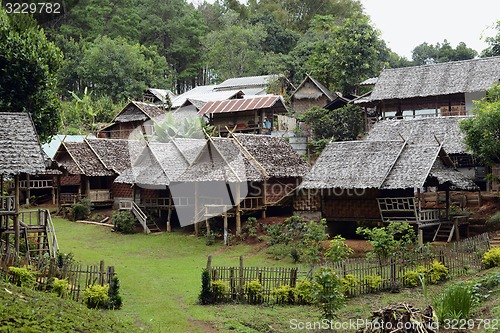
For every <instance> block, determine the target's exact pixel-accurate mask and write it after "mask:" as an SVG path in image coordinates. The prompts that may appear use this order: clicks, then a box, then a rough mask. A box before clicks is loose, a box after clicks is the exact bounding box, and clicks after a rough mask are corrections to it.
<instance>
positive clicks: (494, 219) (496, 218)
mask: <svg viewBox="0 0 500 333" xmlns="http://www.w3.org/2000/svg"><path fill="white" fill-rule="evenodd" d="M486 224H489V225H497V224H500V212H497V213H495V214H494V215H492V216H490V218H489V219H487V220H486Z"/></svg>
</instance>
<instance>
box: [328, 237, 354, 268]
mask: <svg viewBox="0 0 500 333" xmlns="http://www.w3.org/2000/svg"><path fill="white" fill-rule="evenodd" d="M353 252H354V250H353V249H351V248H350V247H349V246H348V245H347V244H346V243H345V238H343V237H342V236H340V235H336V236H335V237H333V239H332V240H331V241H330V246H329V247H328V250H327V251H326V253H325V258H328V259H329V260H330V261H331V262H339V261H342V260H344V259H347V257H349V255H350V254H351V253H353Z"/></svg>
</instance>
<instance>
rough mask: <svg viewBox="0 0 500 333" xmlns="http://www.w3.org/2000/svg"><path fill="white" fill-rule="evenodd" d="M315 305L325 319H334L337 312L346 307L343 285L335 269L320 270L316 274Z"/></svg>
mask: <svg viewBox="0 0 500 333" xmlns="http://www.w3.org/2000/svg"><path fill="white" fill-rule="evenodd" d="M314 282H315V284H314V288H313V295H314V303H315V304H316V305H317V306H318V307H319V308H320V309H321V310H322V318H323V319H328V320H331V319H334V318H335V312H337V311H338V310H339V309H340V308H341V307H343V306H344V305H345V297H344V294H343V293H342V283H341V281H340V278H339V277H338V276H337V274H336V273H335V271H334V270H333V269H329V268H324V267H322V268H320V269H319V270H318V271H317V272H316V273H315V274H314Z"/></svg>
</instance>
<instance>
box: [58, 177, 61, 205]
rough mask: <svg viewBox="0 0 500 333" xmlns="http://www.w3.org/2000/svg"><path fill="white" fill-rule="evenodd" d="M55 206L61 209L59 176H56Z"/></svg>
mask: <svg viewBox="0 0 500 333" xmlns="http://www.w3.org/2000/svg"><path fill="white" fill-rule="evenodd" d="M57 206H58V208H59V209H60V208H61V175H57Z"/></svg>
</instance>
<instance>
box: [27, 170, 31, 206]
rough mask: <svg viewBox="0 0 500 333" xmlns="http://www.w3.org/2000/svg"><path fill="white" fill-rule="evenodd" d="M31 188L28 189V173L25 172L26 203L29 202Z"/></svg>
mask: <svg viewBox="0 0 500 333" xmlns="http://www.w3.org/2000/svg"><path fill="white" fill-rule="evenodd" d="M30 198H31V189H30V175H29V174H26V205H29V204H30Z"/></svg>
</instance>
